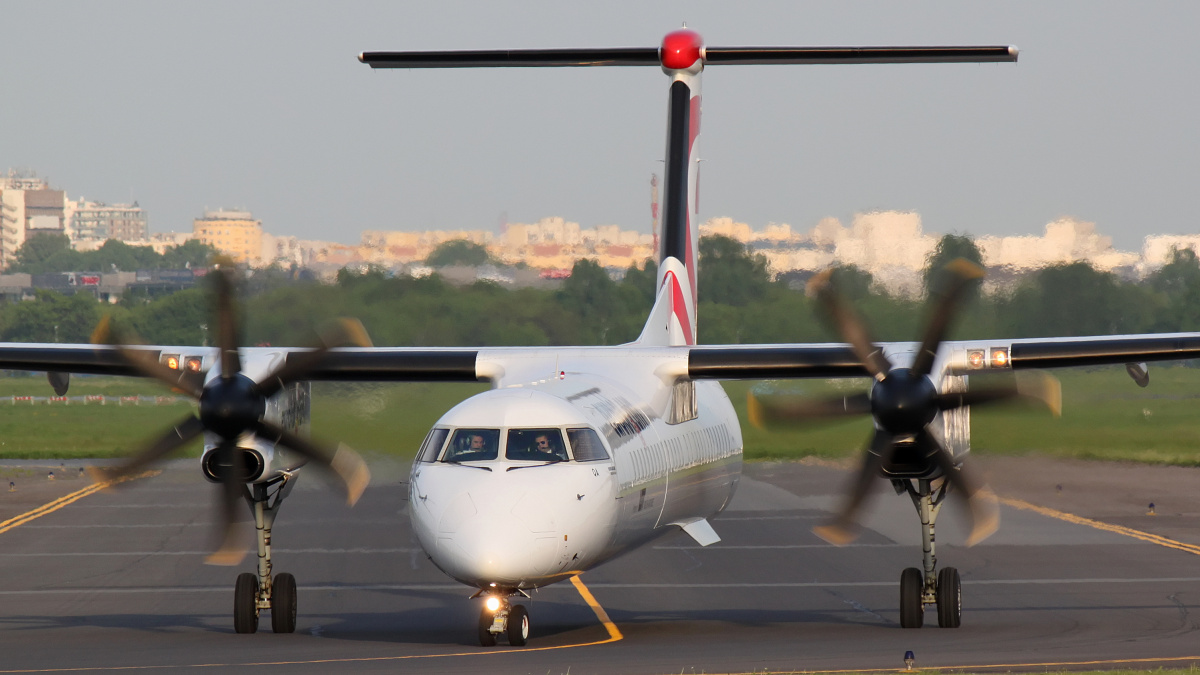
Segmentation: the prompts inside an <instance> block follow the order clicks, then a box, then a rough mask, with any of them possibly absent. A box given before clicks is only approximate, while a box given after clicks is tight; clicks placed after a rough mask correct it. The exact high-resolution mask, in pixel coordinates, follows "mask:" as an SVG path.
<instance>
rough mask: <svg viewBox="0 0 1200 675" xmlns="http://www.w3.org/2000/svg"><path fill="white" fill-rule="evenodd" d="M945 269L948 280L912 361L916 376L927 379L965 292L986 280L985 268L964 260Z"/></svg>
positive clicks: (936, 298) (961, 259)
mask: <svg viewBox="0 0 1200 675" xmlns="http://www.w3.org/2000/svg"><path fill="white" fill-rule="evenodd" d="M944 269H945V271H946V272H947V275H948V278H947V279H946V282H945V286H944V287H943V288H942V290H941V293H939V294H937V296H936V297H934V298H933V305H932V307H933V312H932V314H931V315H930V317H929V322H928V323H927V324H926V326H925V337H924V338H923V339H922V340H921V348H920V350H919V351H918V352H917V357H916V358H915V359H914V360H913V364H912V371H913V373H915V374H917V375H928V374H929V372H930V370H932V369H933V360H934V359H935V358H936V357H937V350H938V346H939V345H941V344H942V339H943V338H945V337H946V329H947V328H949V327H950V319H952V318H953V317H954V313H955V309H956V308H957V305H958V302H959V300H961V299H962V295H963V291H965V290H966V289H967V287H968V285H969V284H970V282H972V281H976V280H979V279H982V278H983V268H982V267H980V266H979V265H976V264H975V263H973V262H970V261H969V260H966V259H965V258H956V259H955V260H952V261H951V262H950V264H948V265H946V267H945V268H944Z"/></svg>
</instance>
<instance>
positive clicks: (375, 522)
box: [21, 518, 403, 530]
mask: <svg viewBox="0 0 1200 675" xmlns="http://www.w3.org/2000/svg"><path fill="white" fill-rule="evenodd" d="M401 522H403V521H402V520H401V519H399V518H397V519H395V520H392V519H378V520H354V519H352V518H312V519H306V518H292V519H290V520H288V523H289V524H294V525H318V524H327V523H343V524H347V525H351V524H353V525H396V524H399V523H401ZM219 524H220V523H218V522H216V521H208V520H197V521H192V522H189V523H140V524H138V523H133V524H130V523H87V524H78V525H72V524H68V525H22V526H21V529H23V530H94V529H98V528H108V529H113V530H121V529H138V528H149V527H172V528H174V527H216V526H217V525H219Z"/></svg>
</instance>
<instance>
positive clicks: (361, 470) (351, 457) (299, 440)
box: [255, 420, 371, 506]
mask: <svg viewBox="0 0 1200 675" xmlns="http://www.w3.org/2000/svg"><path fill="white" fill-rule="evenodd" d="M255 433H256V434H258V435H259V436H261V437H263V438H266V439H273V440H275V441H276V442H277V443H280V444H282V445H284V446H286V447H288V448H290V449H291V450H294V451H296V452H297V453H299V454H301V455H303V456H304V457H306V458H308V459H309V460H311V461H314V462H317V463H318V464H321V465H322V466H325V467H328V468H329V469H330V470H331V471H333V473H334V474H336V475H337V477H338V478H339V479H341V481H342V483H343V484H344V485H345V487H346V503H347V504H349V505H350V506H354V504H355V502H357V501H358V498H359V497H361V496H362V493H363V491H364V490H366V489H367V484H368V483H370V482H371V472H370V470H368V469H367V463H366V462H364V461H363V460H362V457H359V456H358V453H357V452H354V451H353V450H351V449H350V448H349V446H347V445H344V444H342V445H339V446H338V448H337V450H334V451H332V452H330V451H329V450H326V449H324V448H321V447H318V446H317V445H316V444H314V443H313V442H312V441H309V440H308V439H306V438H304V437H302V436H299V435H297V434H294V433H292V432H290V431H288V430H286V429H284V428H283V427H280V426H277V425H275V424H272V423H271V422H267V421H265V420H263V421H260V422H259V423H258V429H256V430H255Z"/></svg>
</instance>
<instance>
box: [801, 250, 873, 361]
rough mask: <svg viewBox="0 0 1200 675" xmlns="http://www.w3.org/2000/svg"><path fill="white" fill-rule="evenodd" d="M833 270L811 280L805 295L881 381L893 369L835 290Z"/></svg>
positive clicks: (856, 315) (864, 327)
mask: <svg viewBox="0 0 1200 675" xmlns="http://www.w3.org/2000/svg"><path fill="white" fill-rule="evenodd" d="M832 276H833V269H832V268H830V269H827V270H825V271H823V272H821V273H819V274H817V275H816V276H814V277H813V278H812V279H809V280H808V285H807V286H806V292H807V293H808V295H809V297H815V298H816V299H817V301H818V302H820V303H821V306H822V307H824V308H825V311H826V312H827V313H828V314H829V318H830V320H831V321H833V326H834V328H835V329H836V330H837V332H838V334H839V335H841V336H842V338H843V339H844V340H845V341H846V342H849V343H850V346H851V347H853V348H854V353H855V354H856V355H857V356H858V358H859V360H860V361H862V364H863V367H864V368H866V369H867V372H869V373H870V374H871V377H874V378H875V379H877V380H882V379H883V377H884V376H885V375H887V372H888V371H889V370H891V369H892V364H891V362H890V361H888V358H887V356H885V355H884V353H883V350H882V349H880V348H879V347H878V346H876V345H875V343H874V342H872V341H871V337H870V335H869V334H868V333H867V327H866V324H864V323H863V321H862V319H861V318H859V316H858V314H857V313H855V312H854V310H853V309H851V308H850V305H849V304H847V303H846V302H845V301H844V300H843V299H842V298H841V296H839V295H838V294H837V292H836V291H835V290H834V288H833V284H831V283H830V279H831V278H832Z"/></svg>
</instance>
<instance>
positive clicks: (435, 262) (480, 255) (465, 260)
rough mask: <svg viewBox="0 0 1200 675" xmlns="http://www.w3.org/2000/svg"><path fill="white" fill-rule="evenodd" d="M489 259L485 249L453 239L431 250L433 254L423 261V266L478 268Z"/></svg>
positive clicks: (462, 240) (465, 241) (463, 240)
mask: <svg viewBox="0 0 1200 675" xmlns="http://www.w3.org/2000/svg"><path fill="white" fill-rule="evenodd" d="M490 259H491V258H490V257H489V256H488V252H487V248H485V247H483V246H481V245H479V244H475V243H472V242H469V241H467V240H466V239H453V240H451V241H447V242H444V243H442V244H439V245H438V247H437V248H435V249H433V252H432V253H430V254H429V257H428V258H426V259H425V264H426V265H429V266H430V267H447V266H449V265H466V266H467V267H478V266H480V265H484V264H487V262H488V261H489V260H490Z"/></svg>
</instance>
